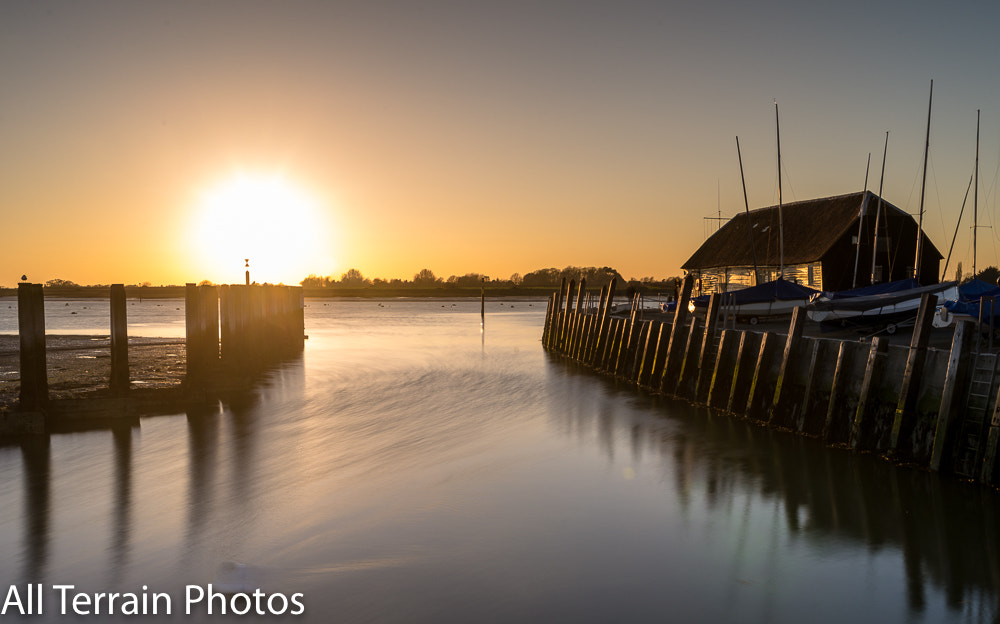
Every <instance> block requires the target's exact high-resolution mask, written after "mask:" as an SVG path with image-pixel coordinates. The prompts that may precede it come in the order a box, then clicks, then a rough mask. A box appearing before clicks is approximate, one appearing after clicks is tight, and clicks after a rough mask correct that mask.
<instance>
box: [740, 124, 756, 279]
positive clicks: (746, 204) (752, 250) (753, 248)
mask: <svg viewBox="0 0 1000 624" xmlns="http://www.w3.org/2000/svg"><path fill="white" fill-rule="evenodd" d="M736 156H737V157H738V158H739V159H740V181H742V182H743V206H744V207H746V211H747V227H748V228H749V230H750V257H751V258H752V259H753V285H754V286H756V285H757V284H758V283H759V282H760V275H758V274H757V245H756V244H755V243H754V241H753V223H751V222H750V201H749V200H748V199H747V179H746V178H745V177H744V176H743V154H741V153H740V137H736Z"/></svg>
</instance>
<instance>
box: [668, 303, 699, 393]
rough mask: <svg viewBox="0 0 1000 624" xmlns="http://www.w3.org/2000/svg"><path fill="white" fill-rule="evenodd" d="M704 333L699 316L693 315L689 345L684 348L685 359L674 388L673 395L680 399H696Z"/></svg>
mask: <svg viewBox="0 0 1000 624" xmlns="http://www.w3.org/2000/svg"><path fill="white" fill-rule="evenodd" d="M704 333H705V330H704V328H703V326H702V323H701V322H699V320H698V317H697V316H693V315H692V316H691V322H690V326H689V327H688V335H687V344H686V345H685V346H684V359H683V360H682V362H681V366H680V369H679V371H678V373H677V381H676V383H675V384H674V387H673V394H674V396H676V397H678V398H682V399H693V398H694V385H695V383H696V382H697V380H698V368H699V367H700V366H701V343H702V338H703V337H704Z"/></svg>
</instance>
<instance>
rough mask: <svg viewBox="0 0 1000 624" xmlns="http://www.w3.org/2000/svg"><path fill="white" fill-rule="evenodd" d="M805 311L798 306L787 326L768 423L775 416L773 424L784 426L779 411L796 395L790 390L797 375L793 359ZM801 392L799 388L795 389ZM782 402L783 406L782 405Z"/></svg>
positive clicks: (803, 323) (795, 361) (796, 362)
mask: <svg viewBox="0 0 1000 624" xmlns="http://www.w3.org/2000/svg"><path fill="white" fill-rule="evenodd" d="M805 316H806V310H805V308H803V307H802V306H799V307H797V308H795V309H794V310H792V321H791V323H790V324H789V326H788V336H787V337H786V339H785V351H784V353H783V354H782V358H781V368H780V369H779V371H778V380H777V382H776V383H775V385H774V398H773V399H772V400H771V408H770V410H769V414H768V417H767V421H768V422H775V416H776V415H777V418H778V420H777V422H776V423H775V424H779V425H784V422H783V416H784V414H782V413H781V410H782V409H783V408H785V407H786V406H787V405H791V404H792V398H791V397H790V396H789V395H792V394H797V393H796V392H794V390H795V389H793V388H792V386H793V384H792V381H793V377H796V376H797V375H798V369H797V365H798V361H797V360H796V359H795V358H796V357H797V356H798V355H799V354H798V351H799V343H800V342H801V341H802V329H803V326H804V325H805ZM796 389H797V390H801V388H796ZM782 390H784V395H782ZM782 401H784V404H783V403H782Z"/></svg>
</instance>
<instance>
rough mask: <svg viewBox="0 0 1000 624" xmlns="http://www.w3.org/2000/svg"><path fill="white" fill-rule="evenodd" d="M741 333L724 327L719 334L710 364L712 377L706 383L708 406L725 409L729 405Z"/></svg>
mask: <svg viewBox="0 0 1000 624" xmlns="http://www.w3.org/2000/svg"><path fill="white" fill-rule="evenodd" d="M742 333H743V332H738V331H736V330H734V329H724V330H722V334H721V335H720V336H719V348H718V349H717V350H716V355H715V363H714V364H713V365H712V379H711V382H710V383H709V385H708V397H707V399H706V404H707V405H708V406H709V407H713V408H716V409H725V408H726V407H728V406H729V395H730V392H731V390H732V387H733V373H734V372H735V371H736V362H737V361H738V359H739V346H740V341H741V340H742V335H741V334H742Z"/></svg>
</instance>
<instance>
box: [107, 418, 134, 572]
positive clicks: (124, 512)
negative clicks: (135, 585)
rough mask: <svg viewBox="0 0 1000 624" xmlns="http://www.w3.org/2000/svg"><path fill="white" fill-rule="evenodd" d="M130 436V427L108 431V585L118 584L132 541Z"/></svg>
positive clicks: (125, 426) (126, 562) (131, 430)
mask: <svg viewBox="0 0 1000 624" xmlns="http://www.w3.org/2000/svg"><path fill="white" fill-rule="evenodd" d="M132 433H133V428H132V426H130V425H124V426H118V427H115V428H114V429H113V430H112V436H113V438H114V447H115V477H114V478H115V495H114V503H113V505H112V511H111V513H112V518H113V520H112V522H111V532H112V533H111V563H112V565H111V573H112V575H113V576H112V582H113V583H114V584H115V585H118V584H120V583H121V582H122V576H121V575H122V572H123V571H124V570H125V569H126V565H127V564H128V555H129V549H130V548H131V545H132V544H131V541H132Z"/></svg>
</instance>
